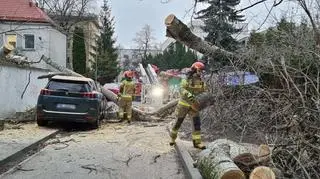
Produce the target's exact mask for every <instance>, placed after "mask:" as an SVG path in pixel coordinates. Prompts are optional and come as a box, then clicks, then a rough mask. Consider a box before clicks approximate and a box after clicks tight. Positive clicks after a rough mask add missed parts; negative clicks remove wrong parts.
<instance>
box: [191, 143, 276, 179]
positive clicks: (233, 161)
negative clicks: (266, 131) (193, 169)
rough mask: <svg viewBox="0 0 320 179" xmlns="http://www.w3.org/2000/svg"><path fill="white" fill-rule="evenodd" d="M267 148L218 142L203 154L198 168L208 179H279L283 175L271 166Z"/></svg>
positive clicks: (264, 146) (269, 151)
mask: <svg viewBox="0 0 320 179" xmlns="http://www.w3.org/2000/svg"><path fill="white" fill-rule="evenodd" d="M270 157H271V149H270V148H269V147H268V146H267V145H260V146H256V145H253V144H238V143H236V142H233V141H231V140H226V139H218V140H216V141H214V142H212V143H210V144H209V145H208V148H207V149H205V150H203V151H202V152H200V153H199V159H198V160H197V163H196V165H197V167H198V169H199V171H200V173H201V174H202V176H203V177H204V178H208V179H245V178H249V179H275V178H276V177H277V178H278V177H279V176H280V175H281V173H280V172H279V171H278V170H277V169H274V168H270V167H268V166H269V165H270Z"/></svg>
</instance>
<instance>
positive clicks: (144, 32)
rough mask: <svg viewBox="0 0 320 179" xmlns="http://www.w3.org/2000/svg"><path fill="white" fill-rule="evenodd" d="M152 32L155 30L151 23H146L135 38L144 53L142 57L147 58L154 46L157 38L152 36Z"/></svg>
mask: <svg viewBox="0 0 320 179" xmlns="http://www.w3.org/2000/svg"><path fill="white" fill-rule="evenodd" d="M152 32H153V30H152V28H151V27H150V25H148V24H146V25H145V26H144V27H143V28H142V29H141V31H139V32H137V34H136V37H135V38H134V39H133V41H134V42H136V44H137V47H138V49H139V50H140V51H141V53H142V54H141V56H142V59H146V58H147V56H148V52H149V51H150V50H152V49H153V48H154V40H155V38H154V37H153V36H152Z"/></svg>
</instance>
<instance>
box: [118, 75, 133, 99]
mask: <svg viewBox="0 0 320 179" xmlns="http://www.w3.org/2000/svg"><path fill="white" fill-rule="evenodd" d="M120 94H121V98H122V99H124V100H132V97H133V95H134V94H135V84H134V82H133V81H132V80H127V79H126V80H123V81H122V82H121V85H120Z"/></svg>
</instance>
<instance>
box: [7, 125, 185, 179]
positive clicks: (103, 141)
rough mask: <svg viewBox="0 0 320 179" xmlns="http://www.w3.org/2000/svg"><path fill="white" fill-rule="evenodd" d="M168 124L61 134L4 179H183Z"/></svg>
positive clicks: (103, 128) (104, 127)
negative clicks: (167, 127) (170, 139)
mask: <svg viewBox="0 0 320 179" xmlns="http://www.w3.org/2000/svg"><path fill="white" fill-rule="evenodd" d="M166 125H167V124H166V123H152V124H151V123H142V122H133V123H132V124H131V125H128V124H126V123H121V124H119V123H113V124H112V123H105V124H103V126H102V127H101V128H100V129H99V130H84V131H81V130H80V131H79V130H76V131H72V132H62V133H61V134H58V135H57V136H56V138H54V139H51V140H49V141H47V142H46V143H45V147H44V148H43V149H42V150H41V151H40V152H38V153H36V154H35V155H33V156H32V157H30V158H29V159H27V160H26V161H24V162H23V163H22V164H20V165H19V167H18V168H17V169H16V170H13V171H11V172H10V173H9V174H8V175H6V176H4V177H3V178H4V179H16V178H23V179H27V178H32V179H34V178H37V179H38V178H39V179H41V178H45V179H49V178H77V179H78V178H86V179H87V178H104V179H105V178H112V179H113V178H119V179H126V178H130V179H135V178H137V179H144V178H146V179H160V178H164V179H167V178H168V179H171V178H172V179H183V178H185V175H184V172H183V169H182V166H181V164H180V161H179V159H178V156H177V154H176V151H175V150H174V148H173V147H171V146H169V145H168V143H169V137H168V132H167V131H166Z"/></svg>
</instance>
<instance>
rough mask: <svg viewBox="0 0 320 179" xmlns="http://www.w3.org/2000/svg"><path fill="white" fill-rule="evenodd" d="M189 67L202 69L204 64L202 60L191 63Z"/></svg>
mask: <svg viewBox="0 0 320 179" xmlns="http://www.w3.org/2000/svg"><path fill="white" fill-rule="evenodd" d="M191 69H197V70H204V64H203V63H202V62H195V63H193V64H192V66H191Z"/></svg>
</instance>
